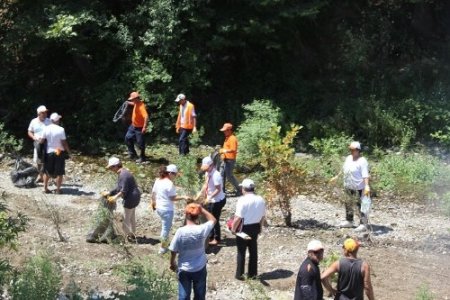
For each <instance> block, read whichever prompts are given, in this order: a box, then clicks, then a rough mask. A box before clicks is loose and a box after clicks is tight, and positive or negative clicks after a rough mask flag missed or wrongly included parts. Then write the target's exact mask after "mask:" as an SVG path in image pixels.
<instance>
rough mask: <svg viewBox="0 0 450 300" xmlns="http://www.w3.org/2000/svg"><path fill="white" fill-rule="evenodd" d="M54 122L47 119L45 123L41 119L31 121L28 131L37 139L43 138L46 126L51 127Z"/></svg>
mask: <svg viewBox="0 0 450 300" xmlns="http://www.w3.org/2000/svg"><path fill="white" fill-rule="evenodd" d="M51 123H52V122H51V121H50V119H49V118H45V119H44V121H41V120H40V119H39V117H36V118H34V119H33V120H31V122H30V125H29V126H28V131H31V132H32V133H33V134H34V136H35V138H42V135H43V134H44V129H45V127H46V126H48V125H50V124H51Z"/></svg>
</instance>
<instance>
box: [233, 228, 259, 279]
mask: <svg viewBox="0 0 450 300" xmlns="http://www.w3.org/2000/svg"><path fill="white" fill-rule="evenodd" d="M242 231H243V232H245V233H246V234H248V235H249V236H250V237H251V238H252V239H251V240H244V239H243V238H240V237H238V236H236V246H237V267H236V275H235V276H236V278H242V275H244V271H245V252H246V251H247V248H248V251H249V254H250V255H249V259H248V277H249V278H253V277H256V275H258V234H259V233H260V232H261V224H259V223H256V224H249V225H244V226H243V227H242Z"/></svg>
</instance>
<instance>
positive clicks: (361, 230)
mask: <svg viewBox="0 0 450 300" xmlns="http://www.w3.org/2000/svg"><path fill="white" fill-rule="evenodd" d="M366 230H367V226H366V225H364V224H361V225H359V226H358V227H356V228H355V232H364V231H366Z"/></svg>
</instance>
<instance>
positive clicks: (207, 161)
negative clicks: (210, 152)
mask: <svg viewBox="0 0 450 300" xmlns="http://www.w3.org/2000/svg"><path fill="white" fill-rule="evenodd" d="M212 164H213V160H212V159H211V156H207V157H205V158H203V160H202V166H201V167H200V169H202V170H203V171H206V170H207V169H208V168H209V167H210V166H211V165H212Z"/></svg>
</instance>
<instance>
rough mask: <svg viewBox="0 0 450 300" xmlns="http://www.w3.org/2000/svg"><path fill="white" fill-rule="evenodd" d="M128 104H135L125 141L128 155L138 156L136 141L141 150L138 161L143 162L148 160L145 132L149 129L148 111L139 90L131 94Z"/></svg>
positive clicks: (134, 157)
mask: <svg viewBox="0 0 450 300" xmlns="http://www.w3.org/2000/svg"><path fill="white" fill-rule="evenodd" d="M128 105H132V106H133V113H132V115H131V125H130V126H129V127H128V130H127V133H126V135H125V143H126V144H127V147H128V155H129V157H130V159H136V158H137V153H136V150H135V149H134V143H135V142H136V143H137V145H138V147H139V150H140V156H139V159H137V160H136V162H137V163H142V162H144V161H145V160H146V156H145V132H146V131H147V123H148V113H147V110H146V109H145V104H144V102H142V101H141V96H140V95H139V93H138V92H132V93H131V94H130V97H129V98H128Z"/></svg>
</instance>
